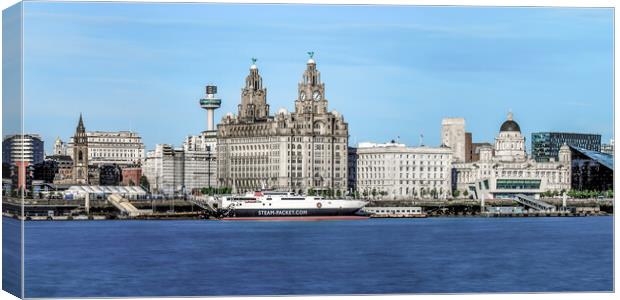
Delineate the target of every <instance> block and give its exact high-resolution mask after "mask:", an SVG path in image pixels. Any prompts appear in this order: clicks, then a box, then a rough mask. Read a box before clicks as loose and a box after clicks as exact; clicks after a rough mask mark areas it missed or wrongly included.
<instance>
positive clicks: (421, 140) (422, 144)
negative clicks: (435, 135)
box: [420, 133, 424, 147]
mask: <svg viewBox="0 0 620 300" xmlns="http://www.w3.org/2000/svg"><path fill="white" fill-rule="evenodd" d="M422 146H424V134H422V133H420V147H422Z"/></svg>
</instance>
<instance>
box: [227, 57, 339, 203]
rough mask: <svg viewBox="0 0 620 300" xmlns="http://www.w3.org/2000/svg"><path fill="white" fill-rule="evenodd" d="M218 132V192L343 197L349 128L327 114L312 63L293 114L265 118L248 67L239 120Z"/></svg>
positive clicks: (254, 71) (253, 70)
mask: <svg viewBox="0 0 620 300" xmlns="http://www.w3.org/2000/svg"><path fill="white" fill-rule="evenodd" d="M217 130H218V133H217V153H218V157H217V178H218V185H219V186H220V187H231V188H233V190H235V191H248V190H253V189H257V188H261V187H265V188H272V189H277V190H290V191H295V192H302V193H306V192H308V191H309V190H311V189H312V190H317V191H318V190H324V191H330V190H331V191H338V192H340V193H344V192H345V191H346V188H347V144H348V138H349V134H348V132H349V130H348V124H347V123H346V122H345V121H344V118H343V116H342V115H341V114H339V113H337V112H336V111H331V112H330V111H328V100H327V98H326V94H325V84H324V83H323V82H322V81H321V74H320V72H319V71H318V70H317V68H316V62H315V61H314V59H312V57H311V58H310V59H309V60H308V62H307V65H306V70H305V71H304V73H303V75H302V80H301V81H300V82H299V84H298V87H297V99H296V100H295V110H294V111H293V112H288V111H287V110H286V109H280V110H279V111H278V112H277V113H276V114H275V115H273V116H272V115H270V112H269V104H268V103H267V89H266V88H265V87H264V86H263V79H262V77H261V76H260V74H259V72H258V67H257V66H256V64H253V65H252V66H251V67H250V74H249V75H248V76H247V77H246V80H245V86H244V87H243V88H242V90H241V103H240V104H239V106H238V114H237V115H233V114H231V113H229V114H227V115H226V116H225V117H224V118H222V121H221V123H220V124H218V126H217ZM334 193H336V192H334Z"/></svg>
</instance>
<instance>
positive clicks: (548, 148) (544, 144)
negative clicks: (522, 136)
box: [532, 132, 601, 161]
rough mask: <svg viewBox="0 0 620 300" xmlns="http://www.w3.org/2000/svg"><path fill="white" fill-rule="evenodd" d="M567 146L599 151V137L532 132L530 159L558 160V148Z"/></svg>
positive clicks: (596, 135) (580, 134) (593, 135)
mask: <svg viewBox="0 0 620 300" xmlns="http://www.w3.org/2000/svg"><path fill="white" fill-rule="evenodd" d="M564 143H566V144H567V145H569V146H574V147H579V148H583V149H586V150H592V151H601V135H600V134H587V133H568V132H534V133H532V157H533V158H534V159H535V160H536V161H549V160H551V159H552V158H553V159H554V160H556V161H557V160H558V152H559V151H560V147H562V145H564Z"/></svg>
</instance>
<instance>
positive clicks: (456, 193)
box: [452, 190, 461, 198]
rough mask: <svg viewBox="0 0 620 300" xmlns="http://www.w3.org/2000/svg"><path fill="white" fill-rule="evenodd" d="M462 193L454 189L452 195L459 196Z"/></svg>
mask: <svg viewBox="0 0 620 300" xmlns="http://www.w3.org/2000/svg"><path fill="white" fill-rule="evenodd" d="M460 195H461V191H459V190H454V191H452V197H455V198H458V197H459V196H460Z"/></svg>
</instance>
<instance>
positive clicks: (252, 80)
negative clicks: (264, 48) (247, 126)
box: [239, 58, 269, 122]
mask: <svg viewBox="0 0 620 300" xmlns="http://www.w3.org/2000/svg"><path fill="white" fill-rule="evenodd" d="M268 118H269V104H267V89H266V88H263V78H262V77H261V76H260V75H259V74H258V67H257V66H256V58H252V66H250V74H249V75H248V76H247V77H246V78H245V87H243V89H241V104H239V119H240V120H241V121H244V122H255V121H266V120H267V119H268Z"/></svg>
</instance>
